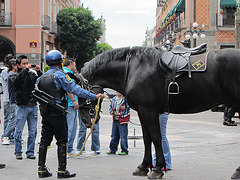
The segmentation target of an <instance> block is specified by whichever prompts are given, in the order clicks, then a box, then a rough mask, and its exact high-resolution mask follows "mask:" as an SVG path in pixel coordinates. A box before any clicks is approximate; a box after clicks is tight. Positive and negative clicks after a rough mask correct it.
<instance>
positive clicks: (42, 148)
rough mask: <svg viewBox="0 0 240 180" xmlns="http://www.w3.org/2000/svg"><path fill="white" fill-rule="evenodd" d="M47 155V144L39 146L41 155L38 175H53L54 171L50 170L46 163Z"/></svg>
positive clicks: (41, 176)
mask: <svg viewBox="0 0 240 180" xmlns="http://www.w3.org/2000/svg"><path fill="white" fill-rule="evenodd" d="M46 155H47V146H44V145H40V146H39V156H38V177H39V178H45V177H50V176H52V173H50V172H49V170H48V168H47V167H46V165H45V162H46Z"/></svg>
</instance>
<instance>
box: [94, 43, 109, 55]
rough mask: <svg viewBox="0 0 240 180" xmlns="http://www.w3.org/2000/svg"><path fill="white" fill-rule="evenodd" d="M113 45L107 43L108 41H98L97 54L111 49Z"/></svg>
mask: <svg viewBox="0 0 240 180" xmlns="http://www.w3.org/2000/svg"><path fill="white" fill-rule="evenodd" d="M111 49H112V47H111V46H110V45H109V44H107V43H97V47H96V51H95V56H97V55H98V54H101V53H103V52H104V51H107V50H111Z"/></svg>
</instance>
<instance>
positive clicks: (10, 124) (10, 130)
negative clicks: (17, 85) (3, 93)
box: [3, 103, 16, 138]
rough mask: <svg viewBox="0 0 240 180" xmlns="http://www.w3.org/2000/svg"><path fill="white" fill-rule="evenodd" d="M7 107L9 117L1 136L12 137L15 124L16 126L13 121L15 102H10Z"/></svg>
mask: <svg viewBox="0 0 240 180" xmlns="http://www.w3.org/2000/svg"><path fill="white" fill-rule="evenodd" d="M9 109H10V119H9V121H8V124H7V127H6V129H5V131H4V134H3V137H9V138H11V137H13V134H14V130H15V126H16V122H15V113H16V111H15V109H16V104H15V103H11V104H10V108H9Z"/></svg>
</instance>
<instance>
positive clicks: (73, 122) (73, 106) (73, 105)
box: [63, 59, 78, 155]
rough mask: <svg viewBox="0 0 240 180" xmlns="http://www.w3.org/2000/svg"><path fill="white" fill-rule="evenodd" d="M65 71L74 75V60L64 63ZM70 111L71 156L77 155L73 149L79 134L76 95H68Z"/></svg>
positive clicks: (68, 117) (69, 148)
mask: <svg viewBox="0 0 240 180" xmlns="http://www.w3.org/2000/svg"><path fill="white" fill-rule="evenodd" d="M63 66H64V67H63V71H64V72H65V73H72V74H73V73H74V72H75V71H76V70H77V69H76V63H75V62H74V61H73V60H72V59H66V60H65V62H64V63H63ZM67 96H68V97H67V101H68V109H67V111H68V112H69V113H68V114H67V125H68V143H67V152H68V153H69V154H71V155H77V152H76V151H75V150H74V149H73V142H74V140H75V137H76V132H77V113H78V98H77V96H76V95H73V94H70V93H67Z"/></svg>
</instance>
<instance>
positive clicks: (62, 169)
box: [57, 143, 76, 179]
mask: <svg viewBox="0 0 240 180" xmlns="http://www.w3.org/2000/svg"><path fill="white" fill-rule="evenodd" d="M66 166H67V146H66V143H61V144H59V145H58V172H57V178H59V179H60V178H71V177H75V176H76V173H73V174H71V173H70V172H69V171H68V170H66Z"/></svg>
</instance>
